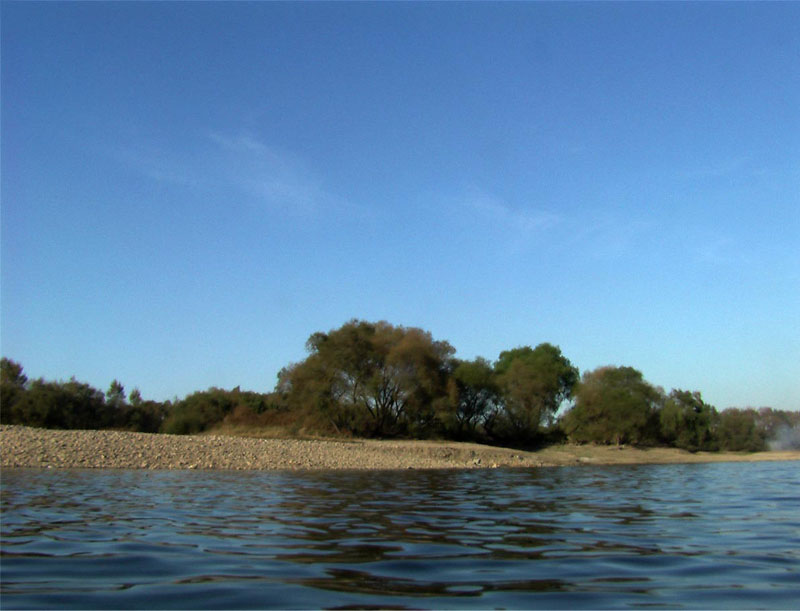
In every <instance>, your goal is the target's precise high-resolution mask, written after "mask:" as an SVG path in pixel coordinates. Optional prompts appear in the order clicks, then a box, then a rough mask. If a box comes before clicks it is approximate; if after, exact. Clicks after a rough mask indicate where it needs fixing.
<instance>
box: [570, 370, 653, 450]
mask: <svg viewBox="0 0 800 611" xmlns="http://www.w3.org/2000/svg"><path fill="white" fill-rule="evenodd" d="M661 401H662V393H661V392H660V391H659V390H658V389H656V388H654V387H653V386H651V385H650V384H649V383H647V382H646V381H645V380H644V377H643V376H642V373H641V372H640V371H637V370H636V369H633V368H632V367H613V366H608V367H599V368H597V369H595V370H594V371H589V372H586V373H584V374H583V379H582V380H581V382H580V384H579V385H578V388H577V391H576V402H575V406H574V407H573V408H572V409H571V410H570V411H568V412H567V413H566V414H565V415H564V430H565V431H566V433H567V435H568V436H569V437H570V438H571V439H573V440H575V441H578V442H596V443H604V444H610V443H616V444H617V445H619V444H622V443H633V444H641V443H649V442H652V441H654V440H655V438H656V436H657V431H658V420H657V408H658V407H659V406H660V404H661Z"/></svg>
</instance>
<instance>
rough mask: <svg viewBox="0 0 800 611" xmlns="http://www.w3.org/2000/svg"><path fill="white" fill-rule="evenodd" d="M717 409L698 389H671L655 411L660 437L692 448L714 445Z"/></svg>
mask: <svg viewBox="0 0 800 611" xmlns="http://www.w3.org/2000/svg"><path fill="white" fill-rule="evenodd" d="M716 418H717V413H716V410H715V409H714V407H713V406H711V405H708V404H707V403H705V402H704V401H703V398H702V396H701V394H700V393H699V392H689V391H688V390H675V389H674V390H673V391H672V392H671V393H670V394H669V396H668V397H667V399H666V401H665V402H664V407H662V408H661V410H660V411H659V424H660V432H661V438H662V440H663V441H664V442H665V443H667V444H668V445H671V446H675V447H677V448H682V449H684V450H689V451H690V452H696V451H698V450H713V449H715V447H716V446H715V443H714V435H713V428H714V425H715V423H716Z"/></svg>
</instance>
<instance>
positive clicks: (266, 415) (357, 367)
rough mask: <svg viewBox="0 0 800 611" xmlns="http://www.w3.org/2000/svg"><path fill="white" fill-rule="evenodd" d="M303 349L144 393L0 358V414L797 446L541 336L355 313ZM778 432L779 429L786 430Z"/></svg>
mask: <svg viewBox="0 0 800 611" xmlns="http://www.w3.org/2000/svg"><path fill="white" fill-rule="evenodd" d="M306 348H307V351H308V356H307V357H306V358H305V359H304V360H302V361H300V362H297V363H293V364H290V365H288V366H286V367H284V368H283V369H282V370H281V371H280V373H279V374H278V382H277V385H276V387H275V389H274V391H272V392H268V393H258V392H252V391H242V390H241V389H240V388H238V387H237V388H234V389H232V390H224V389H219V388H210V389H208V390H205V391H198V392H195V393H192V394H190V395H188V396H186V397H185V398H183V399H180V400H178V399H175V400H174V401H166V402H158V401H150V400H148V401H146V400H144V399H143V398H142V397H141V393H140V392H139V391H138V390H137V389H134V390H133V391H131V393H130V395H129V396H128V395H127V394H126V393H125V388H124V386H123V385H122V384H121V383H120V382H119V381H117V380H114V381H113V382H112V383H111V385H110V387H109V388H108V390H107V391H106V392H102V391H99V390H97V389H95V388H93V387H91V386H90V385H88V384H86V383H83V382H79V381H77V380H75V379H74V378H73V379H70V380H69V381H67V382H53V381H45V380H43V379H38V380H33V381H31V380H28V379H27V376H26V375H25V374H24V372H23V368H22V366H21V365H20V364H19V363H16V362H14V361H12V360H10V359H7V358H3V359H2V375H1V376H0V420H2V422H4V423H10V424H26V425H30V426H38V427H47V428H74V429H100V428H112V429H124V430H133V431H143V432H161V433H173V434H191V433H199V432H202V431H205V430H209V429H213V428H218V427H220V426H237V427H252V428H258V427H261V428H263V427H272V426H279V427H281V428H283V429H286V430H288V431H290V432H291V433H294V434H303V433H313V434H322V435H336V436H357V437H407V438H431V437H435V438H442V439H452V440H469V441H479V442H484V443H492V444H498V445H511V446H516V447H528V448H531V447H536V446H540V445H543V444H547V443H560V442H565V441H570V442H576V443H600V444H633V445H640V446H647V445H666V446H673V447H677V448H682V449H686V450H690V451H698V450H707V451H714V450H729V451H759V450H763V449H766V447H767V444H768V442H769V440H771V439H776V438H779V437H781V436H782V437H783V438H784V442H786V441H787V440H788V445H789V446H794V447H800V439H799V438H798V435H797V431H800V413H799V412H788V411H779V410H773V409H771V408H762V409H760V410H755V409H752V408H749V409H727V410H723V411H717V410H716V409H715V408H714V407H713V406H711V405H709V404H707V403H705V401H703V398H702V395H701V393H700V392H698V391H689V390H682V389H673V390H672V391H670V392H669V393H666V392H665V391H664V390H663V389H661V388H660V387H657V386H654V385H652V384H651V383H649V382H648V381H647V380H645V379H644V377H643V375H642V373H641V372H640V371H638V370H636V369H634V368H632V367H617V366H605V367H599V368H597V369H594V370H592V371H587V372H584V373H583V375H580V372H579V371H578V369H577V367H575V366H574V365H573V364H572V363H571V362H570V361H569V359H567V358H566V357H565V356H564V355H563V354H562V353H561V350H560V348H559V347H558V346H554V345H552V344H549V343H542V344H539V345H538V346H536V347H531V346H522V347H516V348H513V349H509V350H506V351H503V352H501V353H500V355H499V356H498V358H497V359H496V360H495V361H494V362H491V361H489V360H487V359H485V358H481V357H478V358H475V359H472V360H462V359H458V358H456V357H455V349H454V348H453V347H452V346H451V345H450V344H449V343H448V342H446V341H441V340H435V339H434V338H433V337H432V336H431V334H430V333H429V332H427V331H424V330H422V329H418V328H414V327H403V326H395V325H392V324H389V323H387V322H383V321H382V322H376V323H373V322H367V321H362V320H351V321H349V322H347V323H345V324H344V325H342V326H341V327H339V328H338V329H334V330H331V331H329V332H327V333H322V332H317V333H314V334H312V335H311V336H310V337H309V339H308V341H307V343H306ZM787 432H788V434H787Z"/></svg>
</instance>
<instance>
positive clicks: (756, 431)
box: [717, 408, 767, 452]
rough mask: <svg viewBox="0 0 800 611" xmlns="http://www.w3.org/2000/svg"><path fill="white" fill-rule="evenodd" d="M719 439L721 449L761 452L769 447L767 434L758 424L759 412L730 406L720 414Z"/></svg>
mask: <svg viewBox="0 0 800 611" xmlns="http://www.w3.org/2000/svg"><path fill="white" fill-rule="evenodd" d="M717 439H718V440H719V447H720V449H721V450H725V451H728V452H761V451H763V450H766V449H767V443H766V435H765V433H764V431H763V430H762V429H761V428H760V427H759V426H758V412H756V410H754V409H752V408H749V409H736V408H729V409H726V410H723V411H721V412H720V414H719V424H718V425H717Z"/></svg>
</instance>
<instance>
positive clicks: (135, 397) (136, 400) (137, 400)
mask: <svg viewBox="0 0 800 611" xmlns="http://www.w3.org/2000/svg"><path fill="white" fill-rule="evenodd" d="M130 402H131V405H133V406H134V407H136V406H138V405H140V404H141V403H142V393H141V391H140V390H139V389H138V388H134V389H133V390H132V391H131V396H130Z"/></svg>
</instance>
